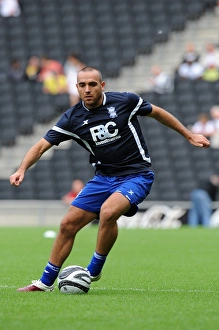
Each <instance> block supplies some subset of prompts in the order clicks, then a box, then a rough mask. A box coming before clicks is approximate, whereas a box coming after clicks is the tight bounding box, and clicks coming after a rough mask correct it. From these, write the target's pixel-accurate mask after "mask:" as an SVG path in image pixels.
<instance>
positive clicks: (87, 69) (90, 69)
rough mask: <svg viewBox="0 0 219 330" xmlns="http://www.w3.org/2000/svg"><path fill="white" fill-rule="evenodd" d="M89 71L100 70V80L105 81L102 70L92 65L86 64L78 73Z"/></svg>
mask: <svg viewBox="0 0 219 330" xmlns="http://www.w3.org/2000/svg"><path fill="white" fill-rule="evenodd" d="M88 71H96V72H98V74H99V76H100V80H101V81H103V77H102V73H101V72H100V70H98V69H96V68H94V67H92V66H85V67H84V68H82V69H81V70H80V71H79V72H78V73H80V72H88Z"/></svg>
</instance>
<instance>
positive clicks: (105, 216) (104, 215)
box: [100, 204, 117, 222]
mask: <svg viewBox="0 0 219 330" xmlns="http://www.w3.org/2000/svg"><path fill="white" fill-rule="evenodd" d="M100 220H104V221H107V222H111V221H112V222H114V221H115V220H117V219H116V215H115V213H114V211H113V210H112V208H111V207H109V206H108V205H106V204H103V206H102V207H101V210H100Z"/></svg>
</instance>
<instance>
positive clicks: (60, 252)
mask: <svg viewBox="0 0 219 330" xmlns="http://www.w3.org/2000/svg"><path fill="white" fill-rule="evenodd" d="M95 218H96V214H95V213H92V212H88V211H84V210H82V209H79V208H77V207H75V206H71V207H70V209H69V211H68V212H67V214H66V215H65V217H64V218H63V220H62V222H61V224H60V229H59V232H58V235H57V237H56V239H55V242H54V244H53V247H52V251H51V255H50V258H49V262H48V263H47V265H46V267H45V269H44V272H43V274H42V277H41V278H40V280H39V281H37V282H35V283H34V284H33V285H29V286H27V287H24V288H20V289H18V291H52V290H53V283H54V282H55V280H56V278H57V276H58V273H59V271H60V268H61V266H62V264H63V262H64V261H65V260H66V258H67V257H68V256H69V254H70V252H71V250H72V247H73V244H74V239H75V236H76V234H77V232H78V231H79V230H80V229H81V228H83V227H84V226H85V225H87V224H88V223H90V222H91V221H93V220H94V219H95Z"/></svg>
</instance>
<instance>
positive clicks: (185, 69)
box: [177, 57, 204, 80]
mask: <svg viewBox="0 0 219 330" xmlns="http://www.w3.org/2000/svg"><path fill="white" fill-rule="evenodd" d="M203 71H204V67H203V66H202V65H201V64H200V63H199V62H197V61H194V60H193V57H187V59H186V60H185V61H184V62H183V63H181V64H180V65H179V67H178V69H177V74H178V76H179V77H180V78H184V79H188V80H196V79H201V78H202V75H203Z"/></svg>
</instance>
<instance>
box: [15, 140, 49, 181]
mask: <svg viewBox="0 0 219 330" xmlns="http://www.w3.org/2000/svg"><path fill="white" fill-rule="evenodd" d="M51 147H52V145H51V144H50V143H49V142H48V141H46V140H45V139H44V138H42V139H41V140H40V141H39V142H37V143H36V144H35V145H34V146H33V147H31V148H30V149H29V151H28V152H27V153H26V155H25V156H24V158H23V160H22V162H21V164H20V166H19V168H18V169H17V171H16V172H15V173H14V174H12V175H11V176H10V178H9V180H10V183H11V185H12V186H19V185H20V184H21V182H22V181H23V179H24V174H25V172H26V171H27V170H28V168H29V167H31V166H32V165H33V164H35V163H36V162H37V161H38V159H40V157H41V156H42V155H43V154H44V152H45V151H47V150H48V149H50V148H51Z"/></svg>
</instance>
